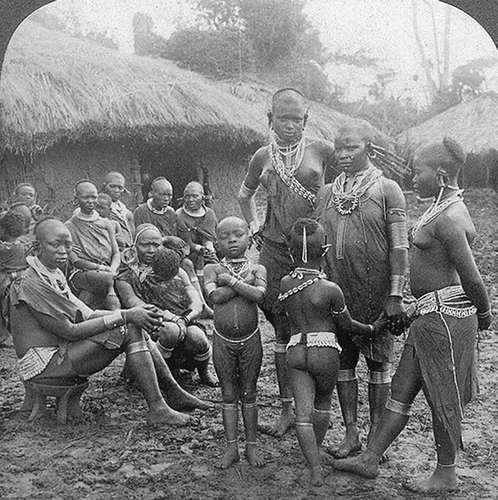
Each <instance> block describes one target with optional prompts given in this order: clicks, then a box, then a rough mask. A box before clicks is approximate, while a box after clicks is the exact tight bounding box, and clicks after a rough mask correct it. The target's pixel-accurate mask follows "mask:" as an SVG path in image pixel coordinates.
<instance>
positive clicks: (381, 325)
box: [371, 311, 389, 338]
mask: <svg viewBox="0 0 498 500" xmlns="http://www.w3.org/2000/svg"><path fill="white" fill-rule="evenodd" d="M388 322H389V320H388V318H387V316H386V313H385V312H384V311H382V312H381V313H380V316H379V317H378V318H377V319H376V320H375V321H374V322H373V323H372V326H373V327H374V331H373V332H372V333H371V337H372V338H375V337H378V336H379V335H382V333H384V331H385V330H386V329H387V326H388Z"/></svg>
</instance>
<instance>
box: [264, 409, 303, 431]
mask: <svg viewBox="0 0 498 500" xmlns="http://www.w3.org/2000/svg"><path fill="white" fill-rule="evenodd" d="M258 427H259V429H260V430H261V431H262V432H264V433H265V434H268V435H270V436H273V437H282V436H283V435H284V434H285V433H286V432H287V431H288V430H289V429H291V428H292V427H294V414H293V413H292V409H291V410H289V411H282V413H281V415H280V418H279V419H278V421H277V422H276V423H275V424H274V425H272V426H266V425H261V426H258Z"/></svg>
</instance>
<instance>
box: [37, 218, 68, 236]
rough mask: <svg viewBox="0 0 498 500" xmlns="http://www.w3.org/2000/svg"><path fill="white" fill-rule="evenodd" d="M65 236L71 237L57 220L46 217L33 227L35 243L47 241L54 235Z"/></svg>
mask: <svg viewBox="0 0 498 500" xmlns="http://www.w3.org/2000/svg"><path fill="white" fill-rule="evenodd" d="M57 233H60V234H66V235H68V236H69V238H70V237H71V234H70V233H69V229H68V228H67V227H66V225H65V224H64V223H63V222H61V221H60V220H59V219H55V218H50V217H47V218H45V219H42V220H41V221H40V222H38V224H36V227H35V238H36V240H37V241H47V239H48V238H49V237H50V236H53V235H54V234H57Z"/></svg>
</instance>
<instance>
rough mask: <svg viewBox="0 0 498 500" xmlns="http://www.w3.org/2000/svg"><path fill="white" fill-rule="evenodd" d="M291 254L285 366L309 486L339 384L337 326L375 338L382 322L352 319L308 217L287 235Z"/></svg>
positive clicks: (319, 476)
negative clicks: (292, 265) (326, 268)
mask: <svg viewBox="0 0 498 500" xmlns="http://www.w3.org/2000/svg"><path fill="white" fill-rule="evenodd" d="M290 248H291V253H292V255H293V257H294V259H295V262H296V263H297V265H298V267H296V268H295V269H294V270H293V271H292V272H291V273H290V274H288V275H287V276H285V277H284V278H283V279H282V281H281V285H280V290H281V293H280V295H279V300H280V301H282V302H283V304H284V307H285V310H286V313H287V316H288V318H289V322H290V325H291V333H292V336H291V339H290V341H289V343H288V344H287V356H286V359H287V364H288V365H289V375H290V382H291V387H292V392H293V395H294V400H295V404H296V433H297V437H298V441H299V446H300V447H301V450H302V452H303V455H304V456H305V458H306V460H307V462H308V465H309V467H310V472H311V484H312V485H313V486H321V485H322V484H323V471H322V468H321V465H320V456H319V447H320V446H321V444H322V441H323V439H324V437H325V433H326V432H327V428H328V425H329V420H330V405H331V401H332V393H333V390H334V387H335V385H336V383H337V374H338V371H339V352H340V350H341V348H340V347H339V344H338V343H337V339H336V335H335V334H336V332H337V329H338V328H341V329H343V330H344V331H350V332H352V333H353V334H354V335H365V336H372V337H373V336H374V335H376V333H377V332H379V331H380V328H381V327H382V326H383V320H378V321H377V322H376V323H375V324H374V325H364V324H363V323H359V322H358V321H354V320H352V319H351V316H350V315H349V312H348V309H347V307H346V305H345V302H344V295H343V293H342V291H341V289H340V288H339V286H338V285H337V284H335V283H333V282H331V281H327V278H326V275H325V274H324V273H322V272H321V270H320V263H321V258H322V255H323V253H324V250H325V249H326V245H325V232H324V229H323V227H322V226H321V224H319V223H318V222H316V221H315V220H312V219H298V221H297V222H296V223H295V224H294V225H293V226H292V229H291V232H290Z"/></svg>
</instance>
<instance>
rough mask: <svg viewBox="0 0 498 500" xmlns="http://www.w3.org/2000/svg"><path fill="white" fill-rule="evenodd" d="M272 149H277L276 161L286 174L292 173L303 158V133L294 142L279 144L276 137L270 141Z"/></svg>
mask: <svg viewBox="0 0 498 500" xmlns="http://www.w3.org/2000/svg"><path fill="white" fill-rule="evenodd" d="M272 145H273V149H276V150H278V153H279V154H278V155H277V158H276V159H277V162H278V164H279V166H280V167H281V168H282V169H284V171H285V173H286V174H287V175H294V173H295V172H296V170H297V169H298V168H299V167H300V165H301V163H302V161H303V158H304V150H305V147H304V146H305V143H304V135H302V136H301V139H299V141H298V142H296V143H295V144H290V145H284V146H281V145H279V144H278V143H277V141H276V139H274V140H273V141H272Z"/></svg>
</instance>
